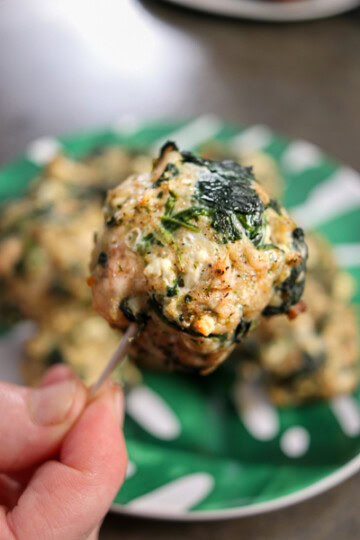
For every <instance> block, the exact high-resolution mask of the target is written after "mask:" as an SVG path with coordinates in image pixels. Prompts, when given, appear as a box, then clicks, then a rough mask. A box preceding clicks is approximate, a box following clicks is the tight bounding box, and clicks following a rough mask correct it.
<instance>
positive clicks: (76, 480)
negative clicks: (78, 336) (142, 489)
mask: <svg viewBox="0 0 360 540" xmlns="http://www.w3.org/2000/svg"><path fill="white" fill-rule="evenodd" d="M123 411H124V407H123V398H122V393H121V392H120V391H119V389H118V388H117V387H116V386H115V385H113V384H108V385H107V386H106V388H105V389H104V390H103V391H102V392H101V393H100V394H99V395H98V396H96V397H95V398H94V399H93V400H91V401H89V395H88V392H87V390H86V388H85V386H84V385H83V384H82V383H81V382H80V381H79V379H77V378H76V377H75V375H74V374H73V372H72V371H71V370H70V368H68V367H66V366H62V365H59V366H55V367H54V368H52V369H51V370H50V371H48V372H47V374H45V377H44V379H43V380H42V383H41V385H40V387H39V388H38V389H35V390H34V389H29V388H25V387H20V386H15V385H11V384H7V383H0V413H1V414H0V539H1V540H15V539H16V540H40V539H41V540H50V539H51V540H64V539H66V540H95V539H96V538H97V536H98V530H99V527H100V524H101V521H102V519H103V517H104V516H105V514H106V512H107V511H108V509H109V507H110V505H111V503H112V501H113V499H114V496H115V495H116V493H117V490H118V489H119V486H120V485H121V483H122V481H123V479H124V475H125V469H126V463H127V455H126V448H125V442H124V438H123V434H122V430H121V424H122V420H123V414H124V413H123Z"/></svg>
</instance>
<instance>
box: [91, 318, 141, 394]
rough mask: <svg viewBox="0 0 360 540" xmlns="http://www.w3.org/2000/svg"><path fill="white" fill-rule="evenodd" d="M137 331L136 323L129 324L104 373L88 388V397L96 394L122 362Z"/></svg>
mask: <svg viewBox="0 0 360 540" xmlns="http://www.w3.org/2000/svg"><path fill="white" fill-rule="evenodd" d="M137 331H138V325H137V324H136V323H132V324H130V326H129V327H128V329H127V330H126V332H125V334H124V335H123V337H122V339H121V341H120V344H119V346H118V348H117V349H116V351H115V352H114V354H113V355H112V357H111V358H110V361H109V363H108V364H107V366H106V367H105V369H104V371H103V372H102V373H101V375H100V377H99V378H98V380H97V381H96V383H94V384H93V385H92V387H91V388H90V396H94V395H95V394H96V392H98V390H99V389H100V388H101V386H102V385H103V384H104V382H105V381H106V380H107V379H108V378H109V377H110V375H111V374H112V372H113V371H114V369H115V368H116V367H117V366H118V365H119V364H120V362H122V361H123V360H124V358H125V356H126V353H127V351H128V348H129V346H130V344H131V341H132V340H133V338H134V337H135V336H136V334H137Z"/></svg>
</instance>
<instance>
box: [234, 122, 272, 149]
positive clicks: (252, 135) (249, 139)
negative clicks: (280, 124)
mask: <svg viewBox="0 0 360 540" xmlns="http://www.w3.org/2000/svg"><path fill="white" fill-rule="evenodd" d="M272 138H273V134H272V131H271V130H270V129H269V128H268V127H267V126H263V125H256V126H251V127H249V128H248V129H245V130H244V131H242V132H241V133H239V135H235V137H233V139H232V140H231V143H230V144H231V147H232V149H233V151H234V152H239V153H242V152H254V151H256V150H262V149H263V148H266V146H269V144H270V143H271V141H272Z"/></svg>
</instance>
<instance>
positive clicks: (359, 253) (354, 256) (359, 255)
mask: <svg viewBox="0 0 360 540" xmlns="http://www.w3.org/2000/svg"><path fill="white" fill-rule="evenodd" d="M333 247H334V251H335V256H336V260H337V263H338V265H339V266H343V267H344V268H347V267H349V266H360V242H359V243H355V242H354V243H351V244H335V245H334V246H333Z"/></svg>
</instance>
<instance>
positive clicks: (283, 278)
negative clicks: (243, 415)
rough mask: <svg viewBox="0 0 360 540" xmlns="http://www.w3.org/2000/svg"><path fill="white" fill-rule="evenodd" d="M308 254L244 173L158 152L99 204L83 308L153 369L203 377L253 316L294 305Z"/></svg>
mask: <svg viewBox="0 0 360 540" xmlns="http://www.w3.org/2000/svg"><path fill="white" fill-rule="evenodd" d="M306 258H307V249H306V245H305V243H304V235H303V232H302V230H301V229H300V228H298V227H297V226H296V225H295V223H294V222H293V220H292V219H291V218H290V217H289V215H288V214H287V212H286V210H285V209H284V208H282V207H281V206H280V205H279V204H278V203H277V202H276V201H274V200H271V199H270V197H269V196H268V195H267V193H266V192H265V191H264V190H263V188H262V187H261V185H260V184H259V183H258V182H257V181H256V180H255V178H254V175H253V173H252V170H251V168H248V167H243V166H241V165H239V164H238V163H236V162H234V161H219V162H217V161H210V160H206V159H201V158H199V157H197V156H195V155H193V154H191V153H189V152H180V151H179V150H178V148H177V147H176V145H175V144H174V143H171V142H169V143H167V144H166V145H164V147H163V148H162V150H161V152H160V157H159V158H158V159H157V160H156V161H155V162H154V166H153V169H152V172H151V173H148V174H142V175H134V176H130V177H129V178H128V179H127V180H125V182H123V183H122V184H121V185H120V186H118V187H117V188H115V189H113V190H111V191H110V192H109V193H108V197H107V201H106V206H105V225H104V228H103V231H102V232H101V233H100V234H99V235H98V236H97V242H96V245H95V248H94V251H93V255H92V262H91V276H90V278H89V284H90V286H91V288H92V294H93V306H94V308H95V310H96V311H97V312H98V313H100V315H102V316H103V317H104V318H105V319H106V320H107V321H108V322H109V324H110V325H111V326H113V327H118V328H121V329H125V328H126V327H128V326H129V324H130V323H137V324H138V325H139V327H140V330H141V331H140V332H139V334H138V336H137V338H136V339H134V340H133V341H132V343H131V345H130V354H131V355H132V356H134V357H135V358H136V360H137V361H139V362H140V363H143V364H145V365H150V366H153V367H162V368H164V367H165V368H168V369H185V370H191V371H193V370H195V371H199V372H201V373H203V374H205V373H209V372H211V371H212V370H214V369H215V368H216V366H217V365H219V364H220V363H221V362H223V361H224V360H225V359H226V357H227V356H228V354H229V353H230V352H231V351H232V349H233V347H234V346H235V344H236V343H237V342H239V341H240V340H241V339H242V338H243V337H244V336H245V335H246V334H247V333H248V331H249V330H250V329H251V327H252V326H254V325H255V324H256V322H257V321H258V319H259V318H260V316H261V315H262V314H264V315H265V316H272V315H274V314H278V313H289V312H290V311H291V310H292V307H293V306H294V305H295V304H297V303H298V302H299V300H300V298H301V295H302V292H303V289H304V282H305V265H306Z"/></svg>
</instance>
